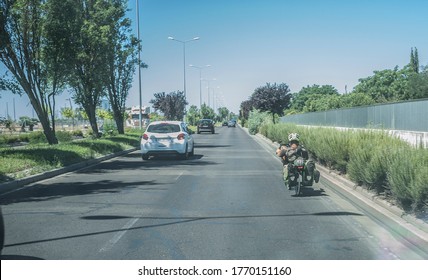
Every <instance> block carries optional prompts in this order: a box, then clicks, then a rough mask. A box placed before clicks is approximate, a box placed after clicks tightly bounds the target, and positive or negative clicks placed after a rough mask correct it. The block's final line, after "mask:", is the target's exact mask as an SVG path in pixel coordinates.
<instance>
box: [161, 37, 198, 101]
mask: <svg viewBox="0 0 428 280" xmlns="http://www.w3.org/2000/svg"><path fill="white" fill-rule="evenodd" d="M168 40H173V41H176V42H179V43H182V44H183V62H184V63H183V73H184V82H183V84H184V86H183V89H184V98H187V97H186V43H188V42H191V41H196V40H199V37H194V38H193V39H190V40H186V41H182V40H178V39H175V38H174V37H171V36H169V37H168Z"/></svg>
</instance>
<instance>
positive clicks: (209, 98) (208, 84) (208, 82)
mask: <svg viewBox="0 0 428 280" xmlns="http://www.w3.org/2000/svg"><path fill="white" fill-rule="evenodd" d="M216 80H217V79H216V78H213V79H204V81H205V82H207V89H208V107H210V102H211V101H210V100H211V97H210V82H212V81H216Z"/></svg>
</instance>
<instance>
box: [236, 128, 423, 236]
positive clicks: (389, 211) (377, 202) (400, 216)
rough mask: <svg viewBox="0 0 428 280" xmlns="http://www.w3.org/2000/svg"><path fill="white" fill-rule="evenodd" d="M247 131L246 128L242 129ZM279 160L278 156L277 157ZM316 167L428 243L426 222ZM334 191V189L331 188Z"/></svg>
mask: <svg viewBox="0 0 428 280" xmlns="http://www.w3.org/2000/svg"><path fill="white" fill-rule="evenodd" d="M244 130H246V131H247V132H248V130H247V129H244ZM250 136H252V137H257V138H259V139H261V140H262V141H264V142H265V143H267V144H268V145H270V147H272V149H273V150H274V149H276V148H277V147H278V146H279V143H276V142H273V141H272V140H270V139H269V138H267V137H265V136H264V135H262V134H260V133H258V134H256V135H251V134H250ZM278 160H279V158H278ZM317 169H318V170H319V171H320V173H321V177H322V178H324V179H326V180H327V181H329V182H330V183H332V184H334V185H335V186H337V187H339V188H340V190H342V192H341V194H342V195H344V196H346V197H348V198H349V197H350V196H351V197H352V198H354V199H357V200H359V201H360V203H361V204H359V206H360V207H363V206H362V205H365V206H364V207H370V208H372V209H374V210H376V211H378V212H381V213H382V215H384V216H385V217H388V218H389V219H391V220H392V221H394V222H395V223H397V224H399V225H400V226H401V227H403V228H405V229H406V230H407V233H408V234H414V235H416V236H417V237H418V238H419V239H421V240H423V241H424V242H427V243H428V224H427V223H426V222H424V221H423V220H421V219H418V218H416V217H414V216H411V215H408V214H406V213H405V212H404V211H403V210H402V209H400V208H399V207H397V206H395V205H393V204H391V203H390V202H388V201H386V200H384V199H382V197H380V196H378V195H376V194H374V193H372V192H370V191H368V190H367V189H364V188H363V187H360V186H357V185H356V184H355V183H354V182H352V181H350V180H348V179H346V178H344V177H343V176H341V175H339V174H336V173H334V172H333V171H332V170H330V169H328V168H326V167H324V166H322V165H320V164H317ZM332 190H333V191H335V190H334V189H332Z"/></svg>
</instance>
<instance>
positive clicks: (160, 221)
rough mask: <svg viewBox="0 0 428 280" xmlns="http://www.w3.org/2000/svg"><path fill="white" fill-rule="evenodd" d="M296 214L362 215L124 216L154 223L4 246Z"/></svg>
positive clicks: (286, 215)
mask: <svg viewBox="0 0 428 280" xmlns="http://www.w3.org/2000/svg"><path fill="white" fill-rule="evenodd" d="M298 216H301V217H303V216H320V217H325V216H362V214H360V213H354V212H344V211H339V212H315V213H300V214H299V213H297V214H296V213H293V214H271V215H268V214H267V215H230V216H211V217H209V216H201V217H197V216H179V217H154V216H149V217H144V216H142V217H126V218H134V219H135V218H138V219H140V220H142V221H145V220H147V221H154V222H155V223H154V224H149V225H143V226H136V227H131V228H128V229H123V228H120V229H112V230H105V231H97V232H91V233H83V234H76V235H69V236H61V237H56V238H48V239H41V240H33V241H27V242H21V243H13V244H6V245H5V246H4V247H5V248H6V247H15V246H22V245H29V244H37V243H44V242H52V241H58V240H65V239H73V238H81V237H87V236H96V235H101V234H111V233H118V232H125V231H129V230H144V229H150V228H159V227H167V226H171V225H176V224H185V223H193V222H200V221H207V220H208V221H209V220H228V219H238V220H239V219H265V218H268V219H271V218H287V217H298ZM93 217H94V218H91V216H83V217H81V219H86V220H91V219H92V220H98V219H104V218H109V217H108V216H104V217H103V216H93ZM110 218H115V216H110ZM117 218H118V219H120V218H122V216H117Z"/></svg>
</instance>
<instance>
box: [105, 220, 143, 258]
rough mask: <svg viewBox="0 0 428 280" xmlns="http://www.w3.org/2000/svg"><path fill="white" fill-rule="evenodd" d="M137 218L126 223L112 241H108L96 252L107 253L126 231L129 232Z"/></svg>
mask: <svg viewBox="0 0 428 280" xmlns="http://www.w3.org/2000/svg"><path fill="white" fill-rule="evenodd" d="M138 220H139V218H135V219H132V220H130V221H129V222H127V223H126V224H125V225H124V226H123V227H122V228H121V229H120V231H119V232H118V233H116V234H115V235H114V236H113V238H112V239H110V240H109V241H108V242H107V243H106V244H105V245H104V246H103V247H102V248H101V249H100V250H99V251H98V252H100V253H102V252H107V251H108V250H110V249H111V248H113V246H114V245H115V244H116V243H117V242H118V241H119V240H120V239H121V238H122V236H123V235H124V234H125V233H126V231H127V230H129V229H130V228H131V227H132V226H133V225H134V224H135V223H136V222H137V221H138Z"/></svg>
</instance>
